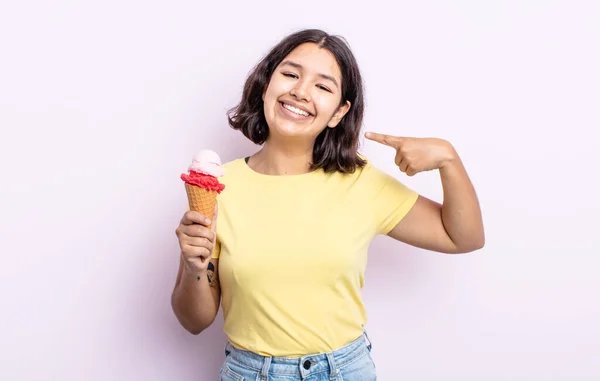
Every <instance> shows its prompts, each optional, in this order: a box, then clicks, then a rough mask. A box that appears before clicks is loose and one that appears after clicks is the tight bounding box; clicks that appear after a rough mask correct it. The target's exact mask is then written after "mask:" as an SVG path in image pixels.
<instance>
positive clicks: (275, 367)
mask: <svg viewBox="0 0 600 381" xmlns="http://www.w3.org/2000/svg"><path fill="white" fill-rule="evenodd" d="M370 350H371V343H370V341H369V338H368V336H367V334H366V332H365V333H363V334H362V335H360V336H359V337H358V338H357V339H355V340H354V341H352V342H351V343H350V344H347V345H345V346H343V347H341V348H339V349H336V350H334V351H331V352H325V353H318V354H308V355H304V356H302V357H297V358H290V357H275V356H273V357H272V356H261V355H259V354H256V353H254V352H249V351H245V350H241V349H237V348H235V347H234V346H233V345H231V343H227V345H226V347H225V354H226V355H227V357H229V359H230V360H232V361H235V362H237V363H238V364H239V365H241V366H244V367H246V368H249V369H251V370H254V371H256V372H259V373H260V376H261V377H264V378H265V379H266V378H267V376H268V375H269V374H279V375H289V376H300V377H302V378H306V377H308V376H310V375H312V374H315V373H321V372H328V373H329V374H330V376H331V377H335V375H336V374H337V372H338V369H339V368H340V367H344V366H345V365H348V364H350V363H352V362H354V361H356V360H358V359H359V358H361V357H362V356H364V355H366V354H368V352H369V351H370Z"/></svg>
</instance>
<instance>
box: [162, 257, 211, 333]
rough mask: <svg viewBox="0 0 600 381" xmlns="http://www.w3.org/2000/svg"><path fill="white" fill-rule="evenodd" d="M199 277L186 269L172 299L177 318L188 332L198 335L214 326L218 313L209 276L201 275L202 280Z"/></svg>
mask: <svg viewBox="0 0 600 381" xmlns="http://www.w3.org/2000/svg"><path fill="white" fill-rule="evenodd" d="M197 277H198V275H197V274H190V273H189V272H188V271H187V270H186V269H185V268H184V269H183V273H182V274H181V281H180V282H179V284H178V285H177V286H176V287H175V289H174V290H173V295H172V297H171V303H172V306H173V311H174V312H175V316H177V319H178V320H179V322H180V323H181V325H182V326H183V327H184V328H185V329H186V330H188V331H189V332H191V333H193V334H196V335H197V334H199V333H200V332H202V331H203V330H205V329H206V328H207V327H208V326H210V325H211V324H212V322H213V321H214V319H215V316H216V315H217V312H218V311H217V309H218V307H217V306H218V303H216V301H215V300H214V296H213V293H212V291H211V287H210V285H209V282H208V277H207V275H206V274H202V275H200V280H198V279H197Z"/></svg>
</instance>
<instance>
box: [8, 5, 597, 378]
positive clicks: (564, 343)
mask: <svg viewBox="0 0 600 381" xmlns="http://www.w3.org/2000/svg"><path fill="white" fill-rule="evenodd" d="M8 4H9V3H7V5H2V6H1V7H0V49H1V50H0V51H1V55H2V57H1V59H0V128H1V135H0V170H1V171H0V173H1V177H2V183H1V184H2V186H1V187H0V192H1V197H0V253H1V258H2V262H1V265H0V286H1V287H0V292H1V293H2V295H1V298H0V301H1V302H2V313H1V314H0V379H2V380H35V381H43V380H64V381H66V380H70V381H71V380H72V381H75V380H89V381H92V380H94V381H96V380H126V381H134V380H140V381H142V380H143V381H154V380H181V381H183V380H188V381H193V380H215V379H217V374H218V369H219V367H220V365H221V362H222V360H223V354H222V353H223V344H224V340H225V339H224V336H223V334H222V318H221V317H219V319H218V321H217V322H216V323H215V324H214V326H212V327H211V328H210V329H209V330H208V331H206V332H204V333H202V334H201V335H200V336H192V335H190V334H188V333H187V332H185V331H184V330H183V328H181V327H180V326H179V324H178V323H177V321H176V319H175V317H174V315H173V313H172V311H171V307H170V300H169V298H170V294H171V290H172V287H173V283H174V279H175V274H176V270H177V261H178V246H177V241H176V238H175V234H174V231H175V228H176V226H177V223H178V221H179V218H180V217H181V215H182V213H183V211H184V209H185V207H186V198H185V192H184V189H183V185H182V183H181V182H180V180H179V178H178V176H179V174H180V173H181V171H183V170H184V169H185V167H186V166H187V164H188V163H189V161H190V159H191V156H192V155H193V153H194V152H195V151H196V150H198V149H200V148H204V147H209V148H213V149H215V150H217V151H218V152H219V153H220V154H221V155H222V157H223V159H224V160H230V159H232V158H235V157H240V156H244V155H247V154H250V153H252V152H253V151H254V150H255V149H256V147H254V146H253V145H252V144H251V143H249V142H247V141H245V139H244V138H243V137H242V135H241V134H239V133H237V132H235V131H232V130H230V129H229V127H228V126H227V123H226V119H225V111H226V110H227V109H228V108H229V107H231V106H233V105H234V104H235V102H236V101H238V99H239V96H240V93H241V90H242V85H243V81H244V79H245V77H246V75H247V73H248V72H249V71H250V69H251V68H252V66H253V65H254V64H255V63H256V62H257V61H258V59H259V58H260V57H261V56H262V55H263V54H265V53H266V52H267V50H268V49H269V48H270V47H271V46H272V45H273V44H274V43H276V42H277V41H278V40H279V39H280V38H281V37H283V36H284V35H285V34H287V33H289V32H291V31H294V30H296V29H298V28H301V27H309V26H316V27H321V28H325V29H327V30H329V31H331V32H334V33H340V34H342V35H344V36H345V37H346V38H347V39H348V40H349V42H350V43H351V45H352V48H353V49H354V52H355V54H356V56H357V58H358V61H359V63H360V65H361V69H362V72H363V74H364V77H365V81H366V89H367V114H366V120H365V126H366V129H368V130H374V131H378V132H382V133H389V134H394V135H408V136H439V137H443V138H446V139H449V140H450V141H451V142H453V143H454V144H455V146H456V147H457V148H458V150H459V152H460V153H461V155H462V157H463V160H464V162H465V164H466V166H467V168H468V170H469V173H470V175H471V177H472V180H473V182H474V184H475V185H476V188H477V190H478V193H479V195H480V199H481V204H482V207H483V211H484V217H485V225H486V230H487V245H486V247H485V248H484V249H483V250H481V251H479V252H477V253H474V254H470V255H465V256H447V255H441V254H435V253H431V252H425V251H421V250H416V249H413V248H409V247H407V246H405V245H403V244H400V243H397V242H394V241H392V240H391V239H389V238H385V237H381V238H378V239H377V240H376V241H375V242H374V243H373V245H372V247H371V253H370V262H369V266H368V272H367V286H366V288H365V292H364V297H365V300H366V304H367V307H368V312H369V318H370V320H369V326H368V329H369V333H370V336H371V339H372V341H373V343H374V349H373V354H374V358H375V361H376V364H377V368H378V371H379V378H380V379H381V380H383V381H387V380H390V381H394V380H412V381H433V380H441V379H444V380H447V381H450V380H456V381H458V380H460V381H479V380H482V379H485V380H488V381H500V380H510V381H517V380H518V381H532V380H535V381H538V380H552V381H554V380H565V381H572V380H598V379H600V364H599V359H600V344H599V343H600V328H599V324H598V321H599V320H600V304H599V303H598V291H599V290H600V278H599V277H598V268H599V265H600V249H599V245H600V238H599V236H600V234H599V233H598V229H599V227H600V223H599V222H598V215H599V213H600V208H599V206H598V202H597V199H598V192H599V191H600V189H599V186H598V179H597V173H598V159H597V155H598V154H597V142H598V138H599V134H598V129H599V127H600V113H599V105H600V92H599V90H598V89H600V75H599V70H598V68H600V55H599V54H600V53H599V49H598V47H599V41H600V26H599V23H598V20H600V7H599V6H598V5H597V4H598V3H597V2H592V1H589V2H587V3H584V2H582V1H568V2H567V1H526V2H517V1H486V2H475V1H453V2H442V1H420V2H414V1H411V2H408V1H400V2H394V4H395V5H391V3H389V4H388V3H387V2H376V1H375V2H374V1H368V2H363V4H362V5H360V6H359V5H354V4H352V3H349V2H347V1H336V2H325V1H315V0H307V1H303V2H287V3H286V2H276V1H253V2H237V3H231V2H224V3H222V4H221V3H217V2H210V3H204V2H194V1H171V2H167V1H154V2H142V1H132V0H120V1H104V2H93V3H91V2H75V1H66V0H59V1H54V2H42V1H22V2H10V5H8ZM15 4H17V5H15ZM384 4H387V5H384ZM363 150H364V152H365V154H366V155H367V156H368V157H369V158H371V160H373V161H374V162H375V163H376V165H378V166H380V167H381V168H382V169H384V170H386V171H389V173H392V174H394V175H396V176H398V178H399V179H401V180H402V181H405V182H406V183H407V184H408V185H409V186H411V187H413V188H415V189H417V190H418V191H419V192H421V193H422V194H424V195H426V196H429V197H432V198H434V199H436V200H441V195H442V193H441V188H440V184H439V178H438V175H437V173H425V174H420V175H418V176H416V177H414V178H407V177H405V176H403V175H402V174H401V173H399V172H398V171H397V169H395V168H394V164H393V152H392V151H390V149H389V148H386V147H380V146H376V145H375V144H374V143H371V142H369V143H366V144H364V145H363Z"/></svg>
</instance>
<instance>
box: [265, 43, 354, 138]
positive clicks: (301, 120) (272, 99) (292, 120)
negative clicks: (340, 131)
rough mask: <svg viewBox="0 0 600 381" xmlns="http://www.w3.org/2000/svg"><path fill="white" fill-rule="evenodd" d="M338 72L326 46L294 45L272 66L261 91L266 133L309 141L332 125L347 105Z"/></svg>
mask: <svg viewBox="0 0 600 381" xmlns="http://www.w3.org/2000/svg"><path fill="white" fill-rule="evenodd" d="M341 86H342V75H341V72H340V68H339V66H338V64H337V62H336V60H335V57H334V56H333V54H331V52H329V50H327V49H324V48H320V47H319V46H318V45H317V44H314V43H304V44H301V45H299V46H298V47H296V48H295V49H294V50H293V51H292V52H291V53H290V54H289V55H288V56H287V57H285V58H284V59H283V61H281V63H280V64H279V65H278V66H277V68H275V71H274V72H273V75H272V76H271V81H270V82H269V85H268V87H267V89H266V91H265V92H264V94H263V101H264V113H265V118H266V120H267V124H268V125H269V136H275V137H283V138H299V139H302V140H306V141H312V142H314V140H315V139H316V138H317V136H318V135H319V134H320V133H321V132H322V131H323V130H324V129H325V128H334V127H335V126H337V124H338V123H339V122H340V120H341V119H342V117H343V116H344V115H345V114H346V113H347V112H348V110H349V109H350V103H349V102H347V101H346V102H344V103H343V104H342V105H341V106H340V104H341V101H342V88H341Z"/></svg>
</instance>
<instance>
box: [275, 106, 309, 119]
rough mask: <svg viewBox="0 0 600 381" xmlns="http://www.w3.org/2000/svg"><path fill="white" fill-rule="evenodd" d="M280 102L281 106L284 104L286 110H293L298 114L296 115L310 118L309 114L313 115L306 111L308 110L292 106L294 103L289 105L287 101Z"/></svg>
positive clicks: (292, 111)
mask: <svg viewBox="0 0 600 381" xmlns="http://www.w3.org/2000/svg"><path fill="white" fill-rule="evenodd" d="M279 103H280V104H281V106H282V107H283V108H284V109H286V110H288V111H289V112H291V113H294V114H296V115H299V116H303V117H305V118H308V117H309V116H312V115H311V114H310V113H308V112H306V111H304V110H301V109H299V108H297V107H294V106H292V105H289V104H287V103H285V102H279Z"/></svg>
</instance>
